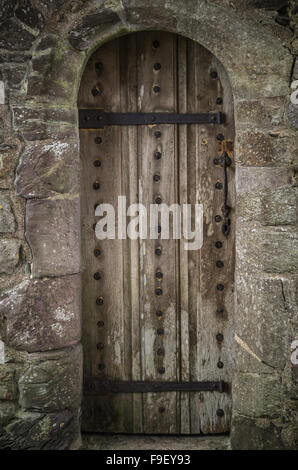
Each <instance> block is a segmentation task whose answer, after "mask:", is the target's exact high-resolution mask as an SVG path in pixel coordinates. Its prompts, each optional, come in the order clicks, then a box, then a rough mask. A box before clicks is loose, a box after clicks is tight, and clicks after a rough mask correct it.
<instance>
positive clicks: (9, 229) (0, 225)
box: [0, 195, 16, 233]
mask: <svg viewBox="0 0 298 470" xmlns="http://www.w3.org/2000/svg"><path fill="white" fill-rule="evenodd" d="M15 229H16V222H15V217H14V214H13V212H12V210H11V205H10V202H9V200H8V199H7V198H6V197H5V196H2V195H1V196H0V233H13V232H14V231H15Z"/></svg>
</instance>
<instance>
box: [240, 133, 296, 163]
mask: <svg viewBox="0 0 298 470" xmlns="http://www.w3.org/2000/svg"><path fill="white" fill-rule="evenodd" d="M235 149H236V153H235V157H236V161H237V163H239V164H240V165H242V166H254V167H256V166H260V167H264V166H265V167H266V166H269V167H270V166H290V165H293V164H295V163H296V162H297V159H298V155H297V137H296V135H295V134H294V133H292V132H289V131H284V130H265V131H260V130H254V129H244V130H241V131H238V133H237V138H236V142H235Z"/></svg>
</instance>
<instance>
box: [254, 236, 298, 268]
mask: <svg viewBox="0 0 298 470" xmlns="http://www.w3.org/2000/svg"><path fill="white" fill-rule="evenodd" d="M260 248H261V253H262V258H263V270H264V271H265V272H267V273H286V272H288V273H295V272H297V270H298V235H297V233H296V232H295V231H294V232H290V231H288V232H272V233H268V234H267V233H266V234H264V240H263V243H262V246H261V247H260Z"/></svg>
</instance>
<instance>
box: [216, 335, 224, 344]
mask: <svg viewBox="0 0 298 470" xmlns="http://www.w3.org/2000/svg"><path fill="white" fill-rule="evenodd" d="M223 339H224V337H223V334H221V333H217V335H216V340H217V341H218V342H219V343H221V342H222V341H223Z"/></svg>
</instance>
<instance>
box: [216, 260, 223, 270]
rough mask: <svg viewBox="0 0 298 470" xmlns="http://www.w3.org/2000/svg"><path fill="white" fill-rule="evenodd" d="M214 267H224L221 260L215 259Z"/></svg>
mask: <svg viewBox="0 0 298 470" xmlns="http://www.w3.org/2000/svg"><path fill="white" fill-rule="evenodd" d="M216 267H217V268H223V267H224V263H223V261H221V260H217V261H216Z"/></svg>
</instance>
